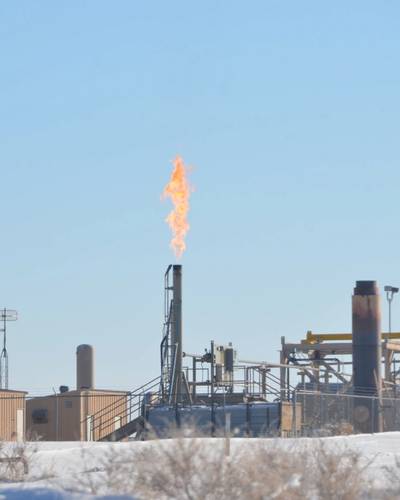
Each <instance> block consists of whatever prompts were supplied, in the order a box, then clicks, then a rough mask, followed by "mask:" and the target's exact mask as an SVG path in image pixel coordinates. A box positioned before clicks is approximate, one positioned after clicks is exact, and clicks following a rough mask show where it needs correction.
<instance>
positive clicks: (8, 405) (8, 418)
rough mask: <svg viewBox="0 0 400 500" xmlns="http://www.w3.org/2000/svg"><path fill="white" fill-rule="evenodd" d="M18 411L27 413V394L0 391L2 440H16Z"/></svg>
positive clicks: (0, 431)
mask: <svg viewBox="0 0 400 500" xmlns="http://www.w3.org/2000/svg"><path fill="white" fill-rule="evenodd" d="M17 410H23V411H24V413H25V394H24V393H21V392H14V391H0V440H4V441H15V440H16V438H17Z"/></svg>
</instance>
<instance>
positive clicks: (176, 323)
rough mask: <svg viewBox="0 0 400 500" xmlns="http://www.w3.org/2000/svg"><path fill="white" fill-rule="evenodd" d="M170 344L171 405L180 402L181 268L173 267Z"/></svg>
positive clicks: (178, 266)
mask: <svg viewBox="0 0 400 500" xmlns="http://www.w3.org/2000/svg"><path fill="white" fill-rule="evenodd" d="M172 270H173V298H172V323H171V343H172V346H173V353H174V355H173V365H172V370H173V371H172V387H173V391H172V393H173V403H175V404H176V403H181V402H182V266H180V265H174V266H173V267H172Z"/></svg>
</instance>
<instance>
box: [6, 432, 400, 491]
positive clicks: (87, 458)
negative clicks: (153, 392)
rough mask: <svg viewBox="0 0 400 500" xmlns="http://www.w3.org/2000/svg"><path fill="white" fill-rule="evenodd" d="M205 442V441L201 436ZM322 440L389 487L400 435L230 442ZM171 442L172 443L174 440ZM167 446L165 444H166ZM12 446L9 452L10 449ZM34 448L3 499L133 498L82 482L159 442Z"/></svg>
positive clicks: (246, 446) (298, 448) (209, 442)
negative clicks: (117, 458)
mask: <svg viewBox="0 0 400 500" xmlns="http://www.w3.org/2000/svg"><path fill="white" fill-rule="evenodd" d="M198 439H201V438H198ZM319 441H322V442H323V443H324V445H325V447H326V448H327V449H332V450H338V449H341V447H343V449H344V448H346V449H351V450H354V451H357V452H359V453H360V454H361V456H362V459H363V461H364V462H365V464H369V465H368V468H367V474H368V477H369V478H370V479H371V480H373V482H374V485H375V487H376V488H382V489H383V488H385V486H386V484H385V475H384V469H385V467H388V466H389V467H390V466H393V465H394V464H395V462H396V457H397V459H398V460H400V432H389V433H382V434H375V435H374V434H371V435H370V434H362V435H351V436H340V437H328V438H321V439H317V438H298V439H247V438H235V439H232V440H231V452H232V454H234V453H235V450H236V451H237V450H238V449H240V450H241V451H246V450H249V452H250V451H251V448H252V447H254V444H255V442H257V444H260V445H261V446H263V447H265V450H266V452H268V449H270V450H271V448H276V446H278V447H282V448H283V449H290V450H291V451H293V452H299V456H301V453H303V452H304V451H306V450H307V449H310V448H312V447H314V446H315V445H316V444H317V442H319ZM171 442H172V440H171ZM218 443H219V444H218ZM164 444H165V441H164ZM202 445H203V446H204V447H208V448H209V449H210V451H211V450H212V449H213V448H214V449H215V446H218V445H220V446H223V445H224V440H223V438H214V439H212V438H203V439H202ZM12 446H13V445H12V444H11V443H7V444H6V449H7V447H9V448H10V449H11V447H12ZM32 446H34V447H35V448H36V450H35V452H34V453H32V459H31V460H30V470H29V474H28V475H27V476H25V479H24V480H23V481H21V482H14V483H4V482H3V483H0V500H3V499H21V500H24V499H36V498H37V499H46V500H64V499H79V500H86V499H94V498H96V499H100V498H102V499H109V500H111V499H120V500H122V499H128V498H129V499H132V498H133V497H128V496H95V495H91V494H89V493H85V492H84V490H85V488H83V487H82V484H83V483H82V482H81V479H80V478H82V477H83V476H84V475H85V474H86V475H87V474H91V475H92V476H93V477H95V476H96V475H99V474H101V473H102V463H104V457H105V455H106V454H107V453H108V452H109V451H110V450H114V451H116V452H118V453H119V452H129V453H131V454H132V456H134V454H135V453H136V452H137V451H139V450H140V449H143V447H146V446H157V441H149V442H135V441H132V442H125V443H87V442H85V443H80V442H68V443H66V442H39V443H35V444H33V445H32Z"/></svg>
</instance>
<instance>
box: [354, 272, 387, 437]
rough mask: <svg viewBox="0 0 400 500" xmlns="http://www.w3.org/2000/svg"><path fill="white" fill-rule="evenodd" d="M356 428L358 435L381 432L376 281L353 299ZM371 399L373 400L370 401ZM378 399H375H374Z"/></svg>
mask: <svg viewBox="0 0 400 500" xmlns="http://www.w3.org/2000/svg"><path fill="white" fill-rule="evenodd" d="M352 313H353V321H352V323H353V334H352V339H353V387H354V392H355V394H357V395H359V396H364V398H361V397H360V398H356V400H355V405H354V426H355V430H356V431H358V432H380V431H381V430H382V425H381V422H382V418H381V411H380V410H381V409H380V398H381V392H382V390H381V386H382V382H381V358H382V346H381V337H382V335H381V310H380V297H379V290H378V286H377V284H376V281H357V282H356V287H355V288H354V295H353V298H352ZM365 396H369V397H370V398H368V397H367V398H366V397H365ZM371 397H374V399H371Z"/></svg>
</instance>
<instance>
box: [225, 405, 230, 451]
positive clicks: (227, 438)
mask: <svg viewBox="0 0 400 500" xmlns="http://www.w3.org/2000/svg"><path fill="white" fill-rule="evenodd" d="M230 454H231V414H230V413H226V414H225V456H226V457H229V456H230Z"/></svg>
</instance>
